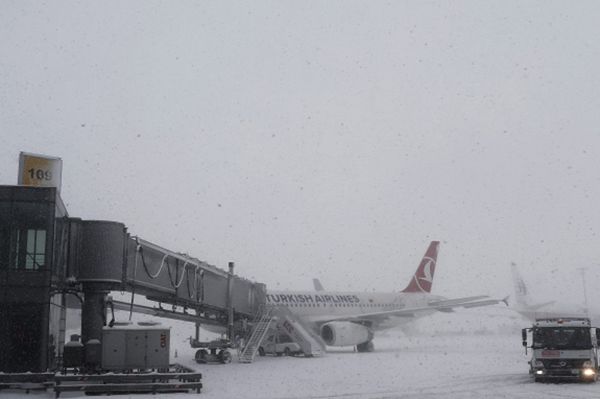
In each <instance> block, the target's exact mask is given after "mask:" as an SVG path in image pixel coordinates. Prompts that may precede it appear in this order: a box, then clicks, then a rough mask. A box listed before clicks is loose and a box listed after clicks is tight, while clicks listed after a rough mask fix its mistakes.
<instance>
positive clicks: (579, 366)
mask: <svg viewBox="0 0 600 399" xmlns="http://www.w3.org/2000/svg"><path fill="white" fill-rule="evenodd" d="M528 336H530V337H531V339H532V340H531V346H529V345H528ZM522 341H523V346H524V347H525V353H526V354H527V348H531V349H532V355H531V360H530V361H529V374H531V376H532V377H533V379H534V381H535V382H540V381H548V380H557V379H572V380H579V381H590V382H591V381H596V380H597V379H598V346H599V344H600V342H599V341H600V329H597V328H593V327H592V326H591V323H590V319H588V318H574V317H565V318H551V319H536V321H535V323H534V324H533V326H532V327H531V328H524V329H523V330H522Z"/></svg>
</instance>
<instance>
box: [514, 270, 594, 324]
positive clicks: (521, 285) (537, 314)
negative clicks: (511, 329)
mask: <svg viewBox="0 0 600 399" xmlns="http://www.w3.org/2000/svg"><path fill="white" fill-rule="evenodd" d="M510 268H511V273H512V278H513V284H514V287H515V302H516V305H513V306H510V307H509V308H510V309H512V310H514V311H515V312H517V313H519V314H520V315H521V316H523V317H525V318H526V319H528V320H531V321H535V319H540V318H542V319H554V318H561V317H566V316H569V317H589V315H588V314H586V313H587V312H585V311H582V310H581V309H575V307H574V306H573V307H571V308H570V309H558V308H557V307H556V306H552V307H550V306H551V305H554V304H555V303H556V301H548V302H541V303H535V304H532V303H530V296H529V291H528V290H527V286H526V285H525V281H524V280H523V278H522V277H521V274H520V273H519V270H518V269H517V265H516V264H515V263H514V262H513V263H511V265H510ZM563 307H564V306H563Z"/></svg>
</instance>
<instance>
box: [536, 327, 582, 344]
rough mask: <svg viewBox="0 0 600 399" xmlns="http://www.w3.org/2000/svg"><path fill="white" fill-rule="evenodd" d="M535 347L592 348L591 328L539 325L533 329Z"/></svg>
mask: <svg viewBox="0 0 600 399" xmlns="http://www.w3.org/2000/svg"><path fill="white" fill-rule="evenodd" d="M533 347H534V348H536V349H590V348H591V347H592V340H591V337H590V329H589V328H581V327H580V328H578V327H538V328H535V329H534V330H533Z"/></svg>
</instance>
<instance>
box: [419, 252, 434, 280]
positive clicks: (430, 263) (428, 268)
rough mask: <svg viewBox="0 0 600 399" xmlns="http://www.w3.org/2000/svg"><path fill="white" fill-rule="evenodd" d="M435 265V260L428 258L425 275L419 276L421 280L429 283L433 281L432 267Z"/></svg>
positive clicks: (424, 267)
mask: <svg viewBox="0 0 600 399" xmlns="http://www.w3.org/2000/svg"><path fill="white" fill-rule="evenodd" d="M434 265H435V261H434V260H433V259H431V258H429V259H427V263H426V264H425V266H423V274H424V276H421V277H419V280H423V281H427V282H428V283H432V282H433V273H432V270H431V268H432V267H433V266H434Z"/></svg>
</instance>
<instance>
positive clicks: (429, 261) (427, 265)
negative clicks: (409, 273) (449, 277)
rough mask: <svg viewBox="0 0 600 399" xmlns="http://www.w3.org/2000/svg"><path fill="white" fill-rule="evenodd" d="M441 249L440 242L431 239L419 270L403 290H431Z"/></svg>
mask: <svg viewBox="0 0 600 399" xmlns="http://www.w3.org/2000/svg"><path fill="white" fill-rule="evenodd" d="M439 249H440V242H439V241H431V243H430V244H429V248H427V252H425V256H423V259H421V263H420V264H419V267H418V268H417V271H416V272H415V274H414V275H413V277H412V279H411V280H410V282H409V283H408V285H407V286H406V288H405V289H404V290H402V292H431V286H432V285H433V275H434V273H435V264H436V262H437V255H438V251H439Z"/></svg>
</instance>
